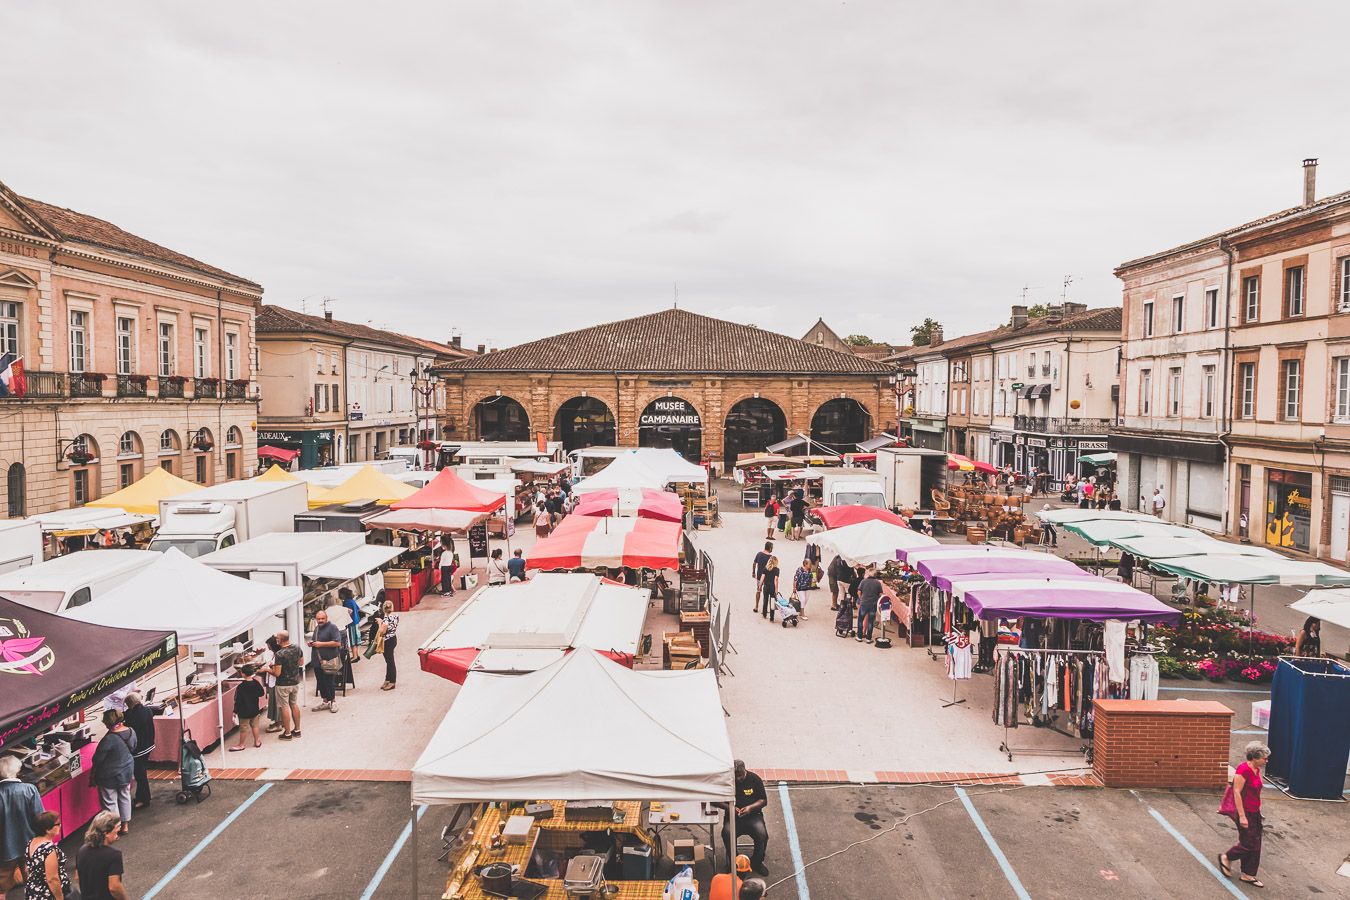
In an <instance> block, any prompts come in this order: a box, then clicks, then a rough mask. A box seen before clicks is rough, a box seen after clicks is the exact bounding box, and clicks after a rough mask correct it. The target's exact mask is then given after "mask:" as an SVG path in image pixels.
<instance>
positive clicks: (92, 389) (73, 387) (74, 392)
mask: <svg viewBox="0 0 1350 900" xmlns="http://www.w3.org/2000/svg"><path fill="white" fill-rule="evenodd" d="M70 396H72V397H102V396H103V379H102V378H93V377H90V376H89V375H84V374H81V373H78V372H72V373H71V375H70Z"/></svg>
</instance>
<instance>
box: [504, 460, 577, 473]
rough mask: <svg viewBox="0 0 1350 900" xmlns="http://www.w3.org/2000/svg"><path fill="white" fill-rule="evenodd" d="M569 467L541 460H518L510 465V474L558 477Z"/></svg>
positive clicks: (566, 464)
mask: <svg viewBox="0 0 1350 900" xmlns="http://www.w3.org/2000/svg"><path fill="white" fill-rule="evenodd" d="M569 468H571V466H570V465H569V464H568V463H565V462H552V461H548V460H542V459H518V460H516V461H514V462H513V463H511V471H512V472H520V473H521V474H524V475H549V476H552V475H559V474H561V473H563V472H565V471H567V470H568V469H569Z"/></svg>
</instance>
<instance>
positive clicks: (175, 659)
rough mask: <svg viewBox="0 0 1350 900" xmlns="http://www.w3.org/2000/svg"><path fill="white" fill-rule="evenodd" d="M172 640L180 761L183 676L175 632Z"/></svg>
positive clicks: (179, 754)
mask: <svg viewBox="0 0 1350 900" xmlns="http://www.w3.org/2000/svg"><path fill="white" fill-rule="evenodd" d="M173 640H174V650H173V681H174V684H176V685H177V686H178V757H179V759H180V760H181V759H182V756H183V676H182V673H180V672H179V671H178V658H179V656H180V655H181V654H180V653H179V649H180V648H181V646H182V645H181V644H179V643H178V633H177V632H174V636H173ZM146 762H149V757H146ZM179 765H180V766H181V765H182V763H181V762H180V763H179Z"/></svg>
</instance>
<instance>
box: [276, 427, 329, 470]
mask: <svg viewBox="0 0 1350 900" xmlns="http://www.w3.org/2000/svg"><path fill="white" fill-rule="evenodd" d="M334 440H335V434H334V430H333V429H332V428H323V429H317V430H313V431H300V430H276V429H272V430H269V429H260V430H259V431H258V446H259V447H276V448H279V449H283V450H292V451H297V450H298V451H299V452H300V457H299V459H300V463H299V467H300V468H301V469H317V468H320V467H322V466H331V465H333V464H334V461H335V457H334V455H333V443H334Z"/></svg>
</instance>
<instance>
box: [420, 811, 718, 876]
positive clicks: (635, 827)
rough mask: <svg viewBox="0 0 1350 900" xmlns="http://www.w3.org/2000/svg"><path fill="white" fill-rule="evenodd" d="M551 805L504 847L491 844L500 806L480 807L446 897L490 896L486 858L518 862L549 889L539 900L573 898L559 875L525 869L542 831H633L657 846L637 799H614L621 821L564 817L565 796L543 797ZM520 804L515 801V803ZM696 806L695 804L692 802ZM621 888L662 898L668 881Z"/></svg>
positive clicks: (453, 867) (455, 859)
mask: <svg viewBox="0 0 1350 900" xmlns="http://www.w3.org/2000/svg"><path fill="white" fill-rule="evenodd" d="M544 802H546V803H550V804H551V805H552V806H553V818H551V819H540V820H538V821H536V822H535V825H534V827H532V828H531V829H530V834H529V837H528V839H527V840H526V841H525V842H524V843H522V844H508V845H505V846H503V847H502V848H501V849H500V850H492V849H490V845H491V841H492V836H493V835H495V834H496V833H497V829H498V826H499V825H500V824H501V822H502V821H503V819H502V813H503V810H502V809H500V808H491V807H486V806H484V807H481V808H480V809H479V811H478V812H477V813H476V814H475V815H474V818H473V820H472V821H470V822H469V825H468V826H467V827H469V828H472V829H473V835H474V836H473V840H472V841H470V842H469V843H468V844H466V845H465V846H464V847H462V848H460V849H459V850H458V851H457V852H456V853H455V854H453V855H452V862H451V865H450V875H449V876H448V877H447V879H446V887H445V893H444V894H442V895H441V896H442V897H443V898H445V900H489V898H492V897H493V895H492V894H487V893H484V891H483V889H482V888H481V887H479V885H478V879H477V878H476V877H475V876H474V874H473V870H474V869H476V868H478V867H479V866H484V865H487V864H488V863H498V862H499V863H507V864H508V865H513V866H519V867H520V873H521V874H520V875H518V876H517V877H520V878H524V879H525V880H526V881H532V882H534V883H535V884H538V885H541V886H542V887H544V888H545V889H546V892H545V893H544V894H541V895H540V900H569V898H568V895H567V894H566V893H565V892H564V891H563V882H562V879H561V878H531V877H529V875H528V874H526V873H527V870H528V868H529V864H530V857H531V856H532V855H533V853H534V848H535V847H536V846H537V845H538V843H539V840H540V838H541V837H543V836H545V835H547V834H550V833H552V834H569V833H570V834H578V833H583V832H604V831H611V830H612V831H613V832H614V833H615V834H629V835H632V836H634V837H636V838H637V839H638V840H639V841H641V842H642V843H644V844H646V845H647V846H648V847H652V848H653V849H656V841H655V839H654V838H653V837H652V835H651V834H650V833H648V831H647V830H646V828H645V827H643V824H642V821H641V819H642V804H641V803H637V802H620V803H615V804H614V808H615V809H616V810H618V811H620V812H622V813H623V821H622V822H614V821H601V822H585V821H580V822H579V821H569V820H568V819H567V818H566V807H567V804H566V803H565V802H564V801H561V800H551V801H544ZM515 805H516V804H512V806H513V807H514V806H515ZM693 805H695V806H697V804H693ZM609 883H610V884H611V885H612V886H614V887H617V888H618V893H617V894H612V895H610V896H612V897H617V898H618V900H660V898H661V893H662V891H664V890H665V886H666V882H665V881H664V880H662V881H612V882H609Z"/></svg>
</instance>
